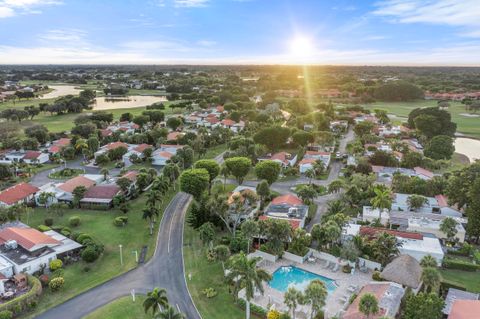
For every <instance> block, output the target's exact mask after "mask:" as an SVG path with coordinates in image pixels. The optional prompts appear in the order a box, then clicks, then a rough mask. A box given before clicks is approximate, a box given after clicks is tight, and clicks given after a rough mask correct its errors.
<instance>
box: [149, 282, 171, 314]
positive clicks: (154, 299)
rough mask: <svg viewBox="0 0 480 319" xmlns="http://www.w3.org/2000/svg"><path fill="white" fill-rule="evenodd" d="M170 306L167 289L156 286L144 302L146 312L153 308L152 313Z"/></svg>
mask: <svg viewBox="0 0 480 319" xmlns="http://www.w3.org/2000/svg"><path fill="white" fill-rule="evenodd" d="M168 306H169V305H168V298H167V291H166V290H165V289H163V288H162V289H160V288H158V287H155V288H154V289H153V290H152V291H150V292H148V293H147V298H146V299H145V301H144V302H143V309H144V310H145V313H147V312H148V311H149V310H150V309H152V314H155V313H156V312H157V311H159V310H160V311H161V310H162V308H165V307H168Z"/></svg>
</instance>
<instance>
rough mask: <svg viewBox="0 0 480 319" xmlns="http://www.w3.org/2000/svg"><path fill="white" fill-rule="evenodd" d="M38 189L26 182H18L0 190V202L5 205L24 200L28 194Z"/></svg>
mask: <svg viewBox="0 0 480 319" xmlns="http://www.w3.org/2000/svg"><path fill="white" fill-rule="evenodd" d="M39 190H40V189H39V188H38V187H35V186H33V185H30V184H28V183H20V184H17V185H13V186H11V187H9V188H7V189H6V190H4V191H2V192H0V202H3V203H5V204H7V205H13V204H15V203H17V202H19V201H21V200H24V199H25V198H27V197H28V196H30V195H33V194H35V193H36V192H38V191H39Z"/></svg>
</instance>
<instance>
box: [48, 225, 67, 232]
mask: <svg viewBox="0 0 480 319" xmlns="http://www.w3.org/2000/svg"><path fill="white" fill-rule="evenodd" d="M50 228H52V230H54V231H56V232H57V233H59V232H61V231H62V229H63V228H64V226H62V225H52V226H50Z"/></svg>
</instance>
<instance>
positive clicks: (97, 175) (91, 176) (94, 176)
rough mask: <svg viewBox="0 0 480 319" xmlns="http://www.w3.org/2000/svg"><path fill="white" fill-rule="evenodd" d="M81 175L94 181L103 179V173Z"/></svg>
mask: <svg viewBox="0 0 480 319" xmlns="http://www.w3.org/2000/svg"><path fill="white" fill-rule="evenodd" d="M82 176H83V177H85V178H88V179H90V180H92V181H94V182H95V183H98V182H101V181H103V175H101V174H83V175H82Z"/></svg>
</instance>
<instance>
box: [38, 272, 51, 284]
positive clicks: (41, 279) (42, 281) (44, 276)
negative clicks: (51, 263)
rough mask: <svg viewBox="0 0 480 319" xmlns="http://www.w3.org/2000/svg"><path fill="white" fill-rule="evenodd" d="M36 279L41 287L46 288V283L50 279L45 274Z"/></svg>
mask: <svg viewBox="0 0 480 319" xmlns="http://www.w3.org/2000/svg"><path fill="white" fill-rule="evenodd" d="M38 279H39V280H40V282H41V283H42V287H46V286H47V285H48V282H49V281H50V278H49V277H48V275H47V274H43V275H40V277H38Z"/></svg>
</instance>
